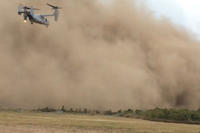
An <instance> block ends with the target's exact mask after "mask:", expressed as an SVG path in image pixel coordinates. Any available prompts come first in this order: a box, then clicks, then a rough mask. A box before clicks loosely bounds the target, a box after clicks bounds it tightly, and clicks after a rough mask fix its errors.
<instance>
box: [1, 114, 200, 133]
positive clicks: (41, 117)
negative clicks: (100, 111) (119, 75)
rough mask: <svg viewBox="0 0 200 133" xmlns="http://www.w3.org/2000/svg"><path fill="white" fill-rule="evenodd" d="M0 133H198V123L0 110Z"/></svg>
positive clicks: (199, 126)
mask: <svg viewBox="0 0 200 133" xmlns="http://www.w3.org/2000/svg"><path fill="white" fill-rule="evenodd" d="M0 133H200V125H189V124H175V123H163V122H152V121H146V120H139V119H132V118H120V117H109V116H91V115H73V114H64V113H38V112H21V113H17V112H12V111H3V112H0Z"/></svg>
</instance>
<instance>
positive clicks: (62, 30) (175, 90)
mask: <svg viewBox="0 0 200 133" xmlns="http://www.w3.org/2000/svg"><path fill="white" fill-rule="evenodd" d="M46 2H47V1H46V0H27V1H25V0H24V1H18V0H12V1H11V0H10V1H5V0H4V1H1V2H0V4H1V5H2V7H1V8H0V17H1V21H0V106H1V107H14V108H16V107H24V108H36V107H43V106H52V107H58V106H61V105H65V106H66V107H75V108H79V107H81V108H83V107H88V108H95V109H108V108H113V109H119V108H153V107H156V106H159V107H186V108H199V107H200V102H199V101H200V86H199V85H200V59H199V57H200V44H199V42H198V41H197V40H195V39H194V38H193V37H192V34H190V33H189V32H187V31H186V30H184V29H182V28H181V27H178V26H175V25H173V24H172V23H170V22H169V21H168V20H167V19H166V18H163V19H160V20H158V19H156V18H155V17H154V15H153V13H151V11H149V10H148V9H147V8H146V7H145V6H141V7H139V6H136V5H134V4H130V3H131V2H130V1H129V0H115V2H114V3H113V4H112V5H106V6H103V5H102V4H99V3H98V2H96V0H62V1H58V0H56V1H55V0H49V1H48V2H50V3H52V4H57V5H61V6H62V7H63V9H62V10H61V16H60V19H59V21H58V23H55V22H53V19H51V25H50V27H49V28H46V27H45V26H41V25H35V24H34V25H31V24H29V23H27V24H24V23H23V18H22V17H20V16H18V15H17V12H16V10H17V6H18V4H19V3H25V4H28V5H34V6H37V7H39V8H42V9H43V10H41V11H38V12H39V13H40V12H42V13H49V12H52V10H51V9H50V8H48V7H46V6H45V3H46Z"/></svg>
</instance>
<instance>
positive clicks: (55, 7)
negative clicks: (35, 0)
mask: <svg viewBox="0 0 200 133" xmlns="http://www.w3.org/2000/svg"><path fill="white" fill-rule="evenodd" d="M47 5H48V6H50V7H52V8H53V9H62V8H61V7H58V6H53V5H51V4H49V3H47Z"/></svg>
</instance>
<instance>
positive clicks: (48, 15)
mask: <svg viewBox="0 0 200 133" xmlns="http://www.w3.org/2000/svg"><path fill="white" fill-rule="evenodd" d="M40 16H43V17H51V16H54V15H53V14H47V15H40Z"/></svg>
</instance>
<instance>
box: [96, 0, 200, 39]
mask: <svg viewBox="0 0 200 133" xmlns="http://www.w3.org/2000/svg"><path fill="white" fill-rule="evenodd" d="M99 1H101V2H102V1H103V3H110V1H114V0H99ZM137 1H138V2H139V3H140V2H141V3H142V2H144V3H145V4H147V5H148V6H149V7H150V8H151V9H152V10H153V11H154V13H155V14H156V15H157V16H166V17H168V18H170V20H171V21H172V22H174V23H176V24H178V25H182V26H184V27H186V28H187V29H189V30H191V31H192V32H194V33H195V34H196V35H197V37H198V38H200V0H137Z"/></svg>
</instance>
